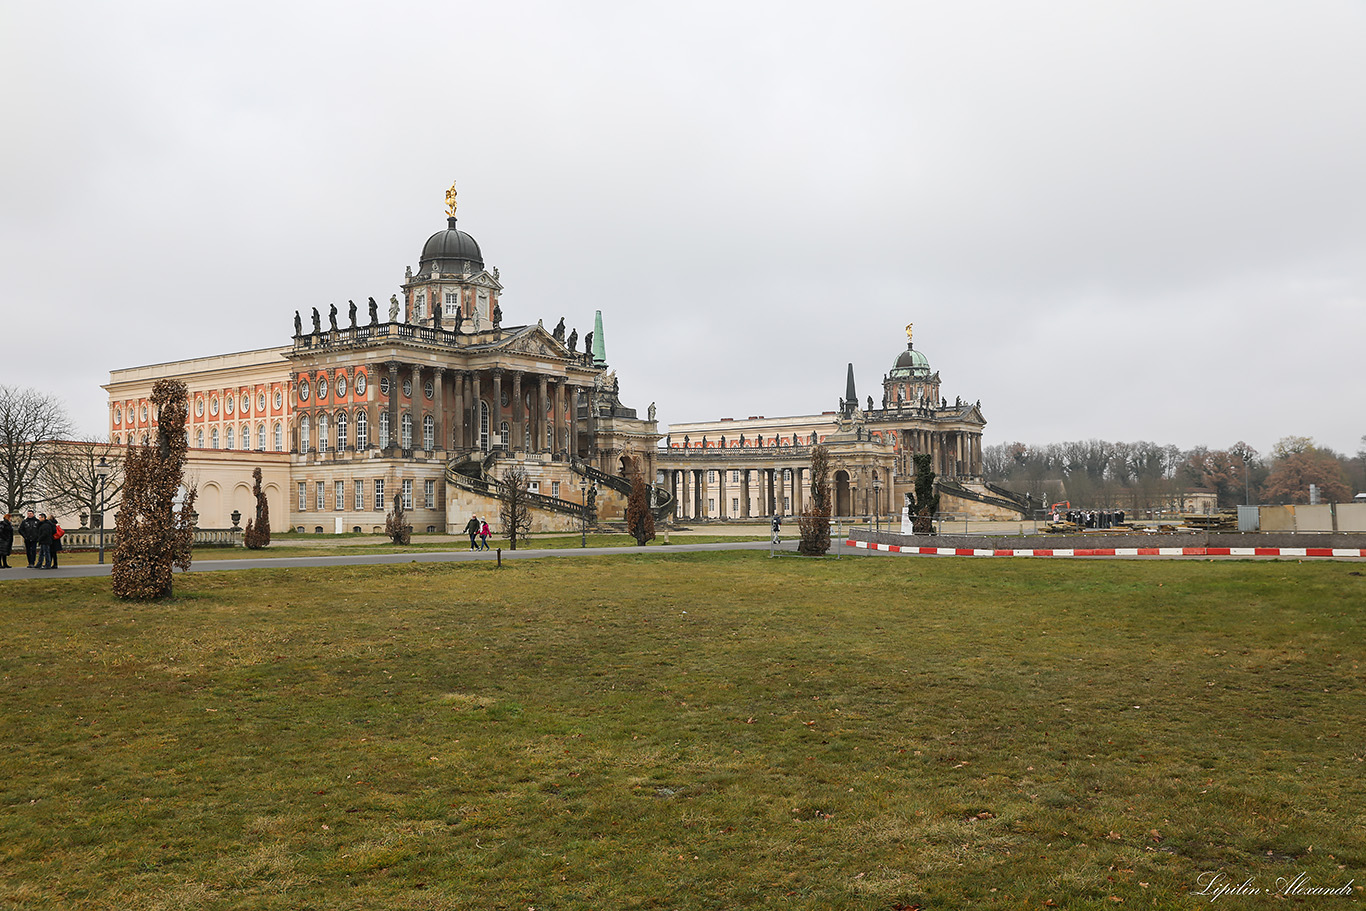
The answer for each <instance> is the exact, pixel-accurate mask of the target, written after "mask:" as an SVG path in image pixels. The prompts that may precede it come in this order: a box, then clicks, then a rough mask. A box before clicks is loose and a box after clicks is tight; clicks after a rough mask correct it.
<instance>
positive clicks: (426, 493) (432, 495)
mask: <svg viewBox="0 0 1366 911" xmlns="http://www.w3.org/2000/svg"><path fill="white" fill-rule="evenodd" d="M422 504H423V505H424V506H425V507H426V508H427V509H436V482H435V481H423V482H422Z"/></svg>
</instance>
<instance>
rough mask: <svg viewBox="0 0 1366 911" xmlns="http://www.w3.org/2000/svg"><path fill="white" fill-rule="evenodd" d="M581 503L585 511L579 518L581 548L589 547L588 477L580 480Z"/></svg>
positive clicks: (585, 476)
mask: <svg viewBox="0 0 1366 911" xmlns="http://www.w3.org/2000/svg"><path fill="white" fill-rule="evenodd" d="M579 502H580V503H581V504H582V506H583V511H582V513H581V514H580V516H579V547H587V546H588V475H583V476H581V477H580V478H579Z"/></svg>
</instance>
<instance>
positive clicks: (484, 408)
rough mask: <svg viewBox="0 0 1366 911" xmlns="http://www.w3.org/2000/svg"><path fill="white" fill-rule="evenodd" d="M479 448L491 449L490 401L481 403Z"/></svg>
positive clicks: (485, 450)
mask: <svg viewBox="0 0 1366 911" xmlns="http://www.w3.org/2000/svg"><path fill="white" fill-rule="evenodd" d="M479 448H480V449H481V450H483V451H484V452H488V451H489V403H488V402H480V403H479Z"/></svg>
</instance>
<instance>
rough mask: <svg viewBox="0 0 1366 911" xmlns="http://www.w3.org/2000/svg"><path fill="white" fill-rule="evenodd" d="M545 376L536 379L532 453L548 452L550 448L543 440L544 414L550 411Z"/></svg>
mask: <svg viewBox="0 0 1366 911" xmlns="http://www.w3.org/2000/svg"><path fill="white" fill-rule="evenodd" d="M545 387H546V375H545V374H544V373H542V374H540V375H539V376H537V377H536V419H535V420H534V421H533V422H532V430H531V434H532V440H531V442H532V443H533V444H534V446H533V448H532V452H549V451H550V449H551V447H550V444H549V443H547V442H546V438H545V421H546V412H547V411H549V410H550V408H549V405H548V403H547V401H546V388H545Z"/></svg>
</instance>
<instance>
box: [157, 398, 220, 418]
mask: <svg viewBox="0 0 1366 911" xmlns="http://www.w3.org/2000/svg"><path fill="white" fill-rule="evenodd" d="M209 414H218V396H214V397H213V398H211V399H209ZM142 416H143V417H144V418H145V417H147V409H146V408H144V409H142Z"/></svg>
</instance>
